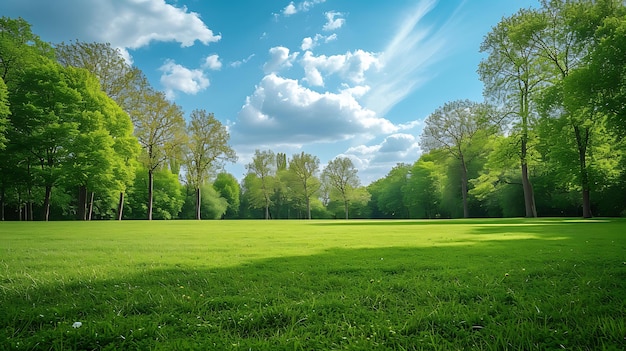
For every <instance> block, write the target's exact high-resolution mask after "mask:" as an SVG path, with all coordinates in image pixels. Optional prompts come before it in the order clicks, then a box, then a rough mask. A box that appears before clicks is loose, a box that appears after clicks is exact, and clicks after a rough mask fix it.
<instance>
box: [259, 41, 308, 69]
mask: <svg viewBox="0 0 626 351" xmlns="http://www.w3.org/2000/svg"><path fill="white" fill-rule="evenodd" d="M269 53H270V59H269V61H267V62H266V63H265V64H264V65H263V70H264V71H265V73H272V72H278V71H279V70H280V69H282V68H289V67H291V66H292V62H293V61H294V60H295V59H296V58H297V57H298V54H299V53H298V52H294V53H292V54H291V55H290V54H289V49H287V48H286V47H284V46H276V47H273V48H271V49H270V51H269Z"/></svg>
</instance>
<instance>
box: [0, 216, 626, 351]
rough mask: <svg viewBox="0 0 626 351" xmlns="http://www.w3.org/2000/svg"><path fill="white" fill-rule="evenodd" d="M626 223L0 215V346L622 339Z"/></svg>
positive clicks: (465, 345)
mask: <svg viewBox="0 0 626 351" xmlns="http://www.w3.org/2000/svg"><path fill="white" fill-rule="evenodd" d="M624 235H626V221H624V220H619V219H611V220H604V221H603V220H593V221H580V222H578V221H574V220H563V219H540V220H523V219H510V220H471V221H393V222H392V221H311V222H308V221H210V222H196V221H172V222H160V221H159V222H157V221H155V222H149V223H148V222H144V221H141V222H130V221H127V222H91V223H78V222H71V223H70V222H64V223H55V222H52V223H0V349H3V350H9V349H13V350H32V349H38V350H50V349H53V350H61V349H63V350H73V349H74V350H78V349H81V350H83V349H87V350H113V349H125V350H135V349H136V350H160V349H163V350H168V349H176V350H196V349H197V350H206V349H235V350H236V349H241V350H244V349H245V350H248V349H253V350H258V349H279V350H280V349H284V350H313V349H315V350H321V349H397V350H422V349H423V350H454V349H478V350H480V349H483V350H506V349H509V350H520V349H524V350H545V349H580V350H597V349H607V350H611V349H614V350H622V349H626V339H625V338H626V323H625V319H624V316H625V315H626V299H625V297H626V263H625V262H626V240H625V238H624ZM74 322H81V323H82V326H81V327H79V328H73V324H74Z"/></svg>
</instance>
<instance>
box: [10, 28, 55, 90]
mask: <svg viewBox="0 0 626 351" xmlns="http://www.w3.org/2000/svg"><path fill="white" fill-rule="evenodd" d="M53 58H54V50H53V49H52V47H51V46H50V44H48V43H45V42H43V41H42V40H41V39H40V38H39V36H37V35H35V34H33V32H32V31H31V28H30V24H29V23H28V22H26V21H25V20H24V19H22V18H18V19H12V18H8V17H1V18H0V78H2V79H3V80H4V82H5V84H6V85H7V86H8V87H9V90H13V87H14V84H15V83H17V81H18V80H19V78H20V76H21V75H22V74H23V73H24V71H25V70H26V69H27V68H29V67H32V66H34V65H38V64H41V63H43V62H45V61H46V60H48V59H53Z"/></svg>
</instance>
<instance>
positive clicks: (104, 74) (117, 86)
mask: <svg viewBox="0 0 626 351" xmlns="http://www.w3.org/2000/svg"><path fill="white" fill-rule="evenodd" d="M55 56H56V58H57V60H58V61H59V62H60V63H61V64H62V65H64V66H73V67H81V68H85V69H86V70H88V71H89V72H91V73H93V74H94V75H96V77H98V79H99V81H100V85H101V88H102V90H103V91H104V92H105V93H106V94H107V95H108V96H109V97H110V98H112V99H113V100H115V102H117V103H118V105H120V106H121V107H122V108H123V109H124V110H130V108H131V106H130V105H131V100H130V98H131V92H132V91H134V90H136V89H137V88H138V87H140V86H141V85H143V84H147V82H146V81H145V79H146V78H145V76H144V75H143V73H142V72H141V70H139V69H138V68H136V67H132V66H131V65H130V64H128V62H127V61H126V60H125V59H124V57H123V56H122V54H121V52H120V50H119V49H116V48H113V47H111V44H109V43H85V42H81V41H78V40H77V41H74V42H70V43H69V44H68V43H60V44H57V45H55Z"/></svg>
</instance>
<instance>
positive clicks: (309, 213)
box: [306, 196, 311, 219]
mask: <svg viewBox="0 0 626 351" xmlns="http://www.w3.org/2000/svg"><path fill="white" fill-rule="evenodd" d="M306 213H307V219H311V199H310V198H309V197H308V196H307V197H306Z"/></svg>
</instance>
